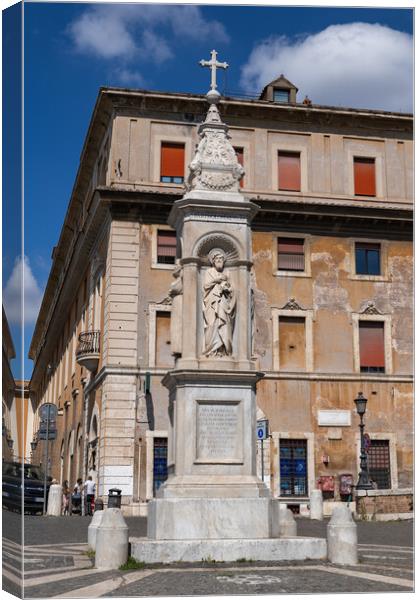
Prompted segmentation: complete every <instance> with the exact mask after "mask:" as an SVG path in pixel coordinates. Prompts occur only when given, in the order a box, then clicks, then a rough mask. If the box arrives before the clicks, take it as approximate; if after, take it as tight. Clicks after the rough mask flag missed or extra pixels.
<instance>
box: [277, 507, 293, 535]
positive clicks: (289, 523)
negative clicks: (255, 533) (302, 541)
mask: <svg viewBox="0 0 420 600" xmlns="http://www.w3.org/2000/svg"><path fill="white" fill-rule="evenodd" d="M279 508H280V511H279V516H280V519H279V524H280V536H281V537H294V536H296V535H297V524H296V521H295V518H294V516H293V513H292V511H291V510H290V508H287V506H286V505H285V504H280V507H279Z"/></svg>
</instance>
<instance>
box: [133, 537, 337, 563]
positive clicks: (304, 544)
mask: <svg viewBox="0 0 420 600" xmlns="http://www.w3.org/2000/svg"><path fill="white" fill-rule="evenodd" d="M130 544H131V556H133V557H134V558H135V559H137V560H138V561H141V562H145V563H146V564H152V563H172V562H175V561H182V562H202V561H206V562H212V561H216V562H219V561H222V562H232V561H238V560H243V559H246V560H253V561H256V560H260V561H266V562H268V561H273V562H277V561H291V560H325V559H326V558H327V541H326V540H325V539H323V538H313V537H288V538H271V539H225V540H149V539H148V538H130Z"/></svg>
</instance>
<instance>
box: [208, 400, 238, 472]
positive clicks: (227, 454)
mask: <svg viewBox="0 0 420 600" xmlns="http://www.w3.org/2000/svg"><path fill="white" fill-rule="evenodd" d="M241 414H242V413H241V407H240V402H239V401H236V402H235V401H232V402H207V401H198V404H197V460H198V461H200V462H218V461H223V462H230V461H234V462H238V460H241V459H242V452H241V445H242V419H241Z"/></svg>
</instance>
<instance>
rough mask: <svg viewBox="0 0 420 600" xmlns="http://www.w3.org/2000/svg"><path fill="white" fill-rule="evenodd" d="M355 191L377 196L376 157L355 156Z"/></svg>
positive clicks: (359, 194) (364, 194)
mask: <svg viewBox="0 0 420 600" xmlns="http://www.w3.org/2000/svg"><path fill="white" fill-rule="evenodd" d="M353 160H354V193H355V195H356V196H376V178H375V159H374V158H361V157H357V156H355V157H354V159H353Z"/></svg>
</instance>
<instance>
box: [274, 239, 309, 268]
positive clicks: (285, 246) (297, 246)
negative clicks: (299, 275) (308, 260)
mask: <svg viewBox="0 0 420 600" xmlns="http://www.w3.org/2000/svg"><path fill="white" fill-rule="evenodd" d="M304 243H305V240H303V239H300V238H284V237H281V238H278V261H277V265H278V266H277V269H278V270H279V271H304V270H305V253H304Z"/></svg>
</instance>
